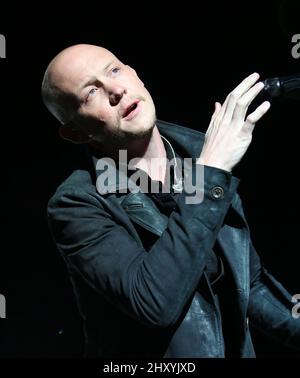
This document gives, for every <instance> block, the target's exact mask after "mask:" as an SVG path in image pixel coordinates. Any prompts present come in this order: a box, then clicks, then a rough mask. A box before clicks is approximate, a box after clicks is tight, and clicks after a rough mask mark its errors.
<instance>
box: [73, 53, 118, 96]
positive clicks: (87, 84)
mask: <svg viewBox="0 0 300 378" xmlns="http://www.w3.org/2000/svg"><path fill="white" fill-rule="evenodd" d="M113 62H114V61H113V60H112V61H110V62H109V63H107V65H106V66H105V67H104V68H103V70H102V71H103V72H105V71H106V70H107V69H108V68H109V66H110V65H112V63H113ZM95 81H97V77H96V76H90V77H89V79H88V81H86V82H84V83H83V84H82V85H81V86H80V87H79V93H80V92H81V91H82V90H83V89H84V88H86V87H88V86H89V85H91V84H93V83H94V82H95Z"/></svg>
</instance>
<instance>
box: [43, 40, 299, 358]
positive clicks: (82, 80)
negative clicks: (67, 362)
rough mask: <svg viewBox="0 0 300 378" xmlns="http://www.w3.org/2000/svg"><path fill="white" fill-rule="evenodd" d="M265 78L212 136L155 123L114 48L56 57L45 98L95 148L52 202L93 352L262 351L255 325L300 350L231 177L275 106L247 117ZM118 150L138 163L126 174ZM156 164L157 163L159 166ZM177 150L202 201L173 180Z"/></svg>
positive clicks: (146, 97) (214, 122) (75, 137)
mask: <svg viewBox="0 0 300 378" xmlns="http://www.w3.org/2000/svg"><path fill="white" fill-rule="evenodd" d="M258 78H259V75H258V74H256V73H254V74H252V75H250V76H249V77H247V78H246V79H245V80H243V81H242V82H241V83H240V84H239V85H238V86H237V87H236V88H235V89H234V90H233V91H232V92H231V93H230V94H229V95H228V97H227V98H226V100H225V102H224V103H223V105H221V104H220V103H216V104H215V112H214V114H213V116H212V118H211V122H210V125H209V127H208V130H207V132H206V134H205V135H203V134H202V133H200V132H198V131H195V130H191V129H188V128H185V127H181V126H178V125H175V124H169V123H166V122H161V121H157V120H156V116H155V107H154V104H153V101H152V98H151V96H150V94H149V92H148V91H147V90H146V88H145V87H144V84H143V83H142V81H141V80H140V79H139V77H138V76H137V74H136V72H135V71H134V70H133V69H132V68H131V67H129V66H127V65H124V64H123V63H121V62H120V61H119V60H118V59H117V58H116V57H115V56H114V55H113V54H112V53H111V52H109V51H107V50H106V49H104V48H101V47H97V46H91V45H76V46H72V47H69V48H67V49H65V50H64V51H62V52H61V53H59V54H58V55H57V56H56V57H55V58H54V59H53V60H52V61H51V63H50V64H49V66H48V68H47V70H46V73H45V77H44V80H43V85H42V94H43V99H44V102H45V104H46V106H47V108H48V109H49V110H50V112H51V113H52V114H53V115H54V116H55V117H56V118H57V119H58V120H59V121H60V122H61V124H62V125H61V127H60V129H59V133H60V135H61V136H62V137H63V138H65V139H68V140H70V141H71V142H74V143H85V144H86V145H87V146H88V150H89V152H90V156H91V161H92V162H93V164H92V165H91V166H89V165H87V168H86V169H81V170H75V171H74V172H73V173H72V174H71V176H70V177H69V178H67V180H66V181H65V182H64V183H63V184H61V185H60V187H59V188H58V189H57V191H56V193H55V194H54V196H53V197H52V198H51V200H50V201H49V205H48V215H49V224H50V228H51V231H52V234H53V238H54V240H55V243H56V245H57V248H58V249H59V251H60V252H61V254H62V256H63V258H64V259H65V261H66V264H67V267H68V269H69V272H70V276H71V279H72V283H73V286H74V290H75V293H76V296H77V300H78V304H79V309H80V313H81V316H82V318H83V320H84V329H85V335H86V355H87V356H95V357H96V356H97V357H254V356H255V352H254V349H253V345H252V342H251V335H250V332H249V321H250V322H251V323H252V324H253V325H254V326H256V327H258V328H260V329H262V330H263V331H265V332H267V333H268V334H269V335H270V336H272V337H277V338H278V339H279V340H281V341H282V342H283V343H286V344H287V345H290V346H294V347H297V348H299V346H300V322H299V321H297V320H296V319H294V318H293V317H292V312H291V308H292V303H291V295H290V294H289V293H287V292H286V290H285V289H284V288H283V287H282V286H281V285H280V284H279V283H278V282H277V281H276V280H275V279H274V278H273V277H272V276H271V275H269V274H268V273H267V272H266V270H265V269H264V268H263V266H262V263H261V261H260V258H259V257H258V255H257V253H256V251H255V249H254V247H253V245H252V243H251V240H250V236H249V230H248V227H247V223H246V220H245V217H244V214H243V210H242V205H241V201H240V198H239V196H238V194H237V187H238V183H239V180H238V179H237V178H236V177H234V176H233V175H232V169H233V168H234V167H235V165H236V164H237V163H238V162H239V161H240V160H241V158H242V157H243V155H244V154H245V152H246V150H247V148H248V146H249V144H250V143H251V139H252V132H253V128H254V125H255V123H256V122H257V121H258V120H259V119H260V118H261V117H262V116H263V115H264V114H265V113H266V112H267V111H268V109H269V108H270V103H268V102H264V103H263V104H261V105H260V106H258V107H257V108H256V109H255V110H254V111H253V112H252V113H250V114H249V115H246V113H247V110H248V107H249V105H250V104H251V102H252V101H253V99H254V98H255V97H256V96H257V95H258V93H259V92H260V91H261V89H262V88H263V84H262V83H260V82H257V81H258ZM121 150H126V152H127V157H128V161H129V160H131V159H134V162H135V164H134V167H133V168H134V169H129V170H128V171H127V173H126V174H125V180H124V176H123V178H122V176H120V175H119V173H120V171H121V168H122V167H121V166H120V164H118V156H119V155H118V154H119V151H121ZM157 158H159V160H160V162H161V161H162V162H164V164H160V168H161V169H153V165H152V164H151V162H152V161H153V160H154V159H157ZM172 158H177V159H178V161H181V160H180V159H185V158H192V166H191V172H192V173H191V174H192V177H195V175H196V174H197V168H199V167H201V168H202V169H203V170H204V180H203V182H202V184H203V191H202V194H203V198H202V200H201V201H198V202H196V203H189V201H188V198H189V197H190V196H189V193H187V191H186V190H185V189H184V188H183V189H182V190H181V191H180V190H174V188H177V189H178V188H179V189H180V187H182V185H183V184H184V182H185V181H184V180H187V178H185V179H184V180H183V182H182V181H181V182H180V180H178V177H177V175H176V170H175V169H173V170H171V183H170V182H169V180H168V179H167V177H168V164H167V162H168V160H169V159H172ZM103 162H110V165H111V166H112V164H111V162H116V166H115V174H116V178H117V181H116V183H115V185H113V187H112V188H111V187H109V186H105V180H101V177H100V176H101V174H103V170H102V169H99V167H103ZM132 170H136V171H138V172H140V173H141V172H143V173H144V174H145V176H146V178H147V179H148V182H150V183H152V184H153V183H159V188H160V190H159V193H151V192H150V193H145V192H143V191H142V190H140V191H130V190H128V187H127V185H128V183H129V182H130V180H131V178H132V177H133V176H132ZM99 172H100V173H99ZM145 176H144V177H145ZM187 177H188V176H187ZM126 189H127V190H126Z"/></svg>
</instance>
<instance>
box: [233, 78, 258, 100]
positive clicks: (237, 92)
mask: <svg viewBox="0 0 300 378" xmlns="http://www.w3.org/2000/svg"><path fill="white" fill-rule="evenodd" d="M258 79H259V74H258V73H257V72H254V73H253V74H251V75H249V76H248V77H246V79H244V80H243V81H242V82H241V83H240V84H239V85H238V86H237V87H236V88H235V89H234V90H233V91H232V92H231V94H232V95H233V96H232V97H235V98H236V99H239V98H240V97H241V96H243V94H244V93H246V92H247V91H248V90H249V89H250V88H251V87H252V85H253V84H255V83H256V82H257V80H258Z"/></svg>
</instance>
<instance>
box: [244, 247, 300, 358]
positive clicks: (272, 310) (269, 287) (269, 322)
mask: <svg viewBox="0 0 300 378" xmlns="http://www.w3.org/2000/svg"><path fill="white" fill-rule="evenodd" d="M250 262H251V265H250V267H251V277H252V282H251V289H250V298H249V307H248V314H249V320H250V322H251V324H252V325H253V326H254V327H256V328H258V329H260V330H261V331H262V332H264V333H265V334H267V335H268V336H269V337H271V338H275V339H276V340H277V341H279V342H281V343H283V344H285V345H287V346H289V347H292V348H295V349H298V350H299V351H300V319H295V318H294V317H293V316H292V308H293V306H294V303H293V302H292V301H291V300H292V295H291V294H289V293H288V292H287V290H286V289H285V288H284V287H283V286H282V285H281V284H280V283H279V282H278V281H277V280H276V279H275V278H274V277H273V276H272V275H271V274H270V273H268V271H267V270H266V269H265V267H264V266H263V264H262V262H261V259H260V257H259V256H258V254H257V252H256V251H255V248H254V247H253V245H252V243H251V245H250Z"/></svg>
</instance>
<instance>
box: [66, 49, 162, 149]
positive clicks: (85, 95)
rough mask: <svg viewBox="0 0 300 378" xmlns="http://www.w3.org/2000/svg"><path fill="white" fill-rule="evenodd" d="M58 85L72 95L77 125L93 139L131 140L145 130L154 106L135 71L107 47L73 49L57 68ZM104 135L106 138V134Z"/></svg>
mask: <svg viewBox="0 0 300 378" xmlns="http://www.w3.org/2000/svg"><path fill="white" fill-rule="evenodd" d="M60 71H61V72H60V74H59V80H60V87H61V89H62V90H63V91H64V92H65V93H67V94H69V95H71V96H72V97H73V98H74V99H75V103H76V104H77V109H76V110H75V112H74V114H73V117H72V116H71V118H73V119H74V122H75V124H76V126H77V128H78V129H79V130H80V131H81V132H82V133H84V134H85V135H90V134H91V135H92V136H93V140H94V141H100V142H101V141H103V140H104V141H105V140H107V139H108V140H109V139H110V138H109V136H112V137H115V138H117V139H119V140H122V141H127V140H135V139H138V138H140V137H142V136H143V135H147V134H149V131H151V130H152V128H153V126H154V124H155V108H154V104H153V101H152V98H151V96H150V94H149V92H148V91H147V90H146V88H145V87H144V85H143V83H142V81H141V80H140V79H139V78H138V76H137V75H136V73H135V71H134V70H133V69H132V68H131V67H129V66H127V65H124V64H123V63H121V62H120V61H119V60H118V59H117V58H116V57H115V56H114V55H113V54H112V53H110V52H109V51H107V50H105V49H102V48H100V47H99V48H98V47H95V46H92V47H91V46H89V47H85V48H82V49H80V48H79V49H78V51H75V52H74V53H73V55H71V57H69V59H68V58H66V59H65V61H64V65H63V69H62V67H61V68H60ZM107 137H108V138H107Z"/></svg>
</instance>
